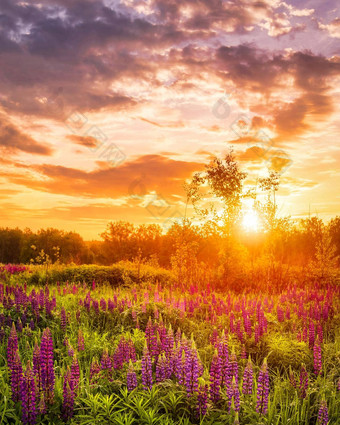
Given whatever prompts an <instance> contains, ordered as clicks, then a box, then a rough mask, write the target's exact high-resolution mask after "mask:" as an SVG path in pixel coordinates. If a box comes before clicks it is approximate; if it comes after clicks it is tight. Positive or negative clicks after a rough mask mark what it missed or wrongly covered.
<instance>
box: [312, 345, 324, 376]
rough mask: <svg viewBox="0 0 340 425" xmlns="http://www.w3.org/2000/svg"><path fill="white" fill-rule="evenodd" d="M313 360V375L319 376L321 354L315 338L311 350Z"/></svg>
mask: <svg viewBox="0 0 340 425" xmlns="http://www.w3.org/2000/svg"><path fill="white" fill-rule="evenodd" d="M313 358H314V373H315V375H319V374H320V373H321V370H322V354H321V345H320V343H319V339H318V338H317V339H316V341H315V344H314V349H313Z"/></svg>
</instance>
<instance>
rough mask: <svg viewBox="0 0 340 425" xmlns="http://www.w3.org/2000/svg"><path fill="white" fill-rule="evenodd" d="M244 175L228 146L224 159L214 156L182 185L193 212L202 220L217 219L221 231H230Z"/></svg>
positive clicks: (231, 230) (236, 213) (228, 233)
mask: <svg viewBox="0 0 340 425" xmlns="http://www.w3.org/2000/svg"><path fill="white" fill-rule="evenodd" d="M246 176H247V174H246V173H245V172H243V171H241V170H240V168H239V165H238V163H237V162H236V160H235V158H234V155H233V152H232V150H230V151H229V152H228V153H227V155H226V156H225V158H224V159H223V160H221V159H219V158H217V157H215V158H214V159H213V160H212V161H211V162H210V164H208V165H206V167H205V171H203V172H198V173H196V174H195V175H194V177H193V179H192V180H191V182H190V183H189V184H187V185H186V186H185V189H186V191H187V196H188V198H189V199H190V200H191V201H192V204H193V206H194V208H195V212H196V213H197V214H198V215H199V216H200V217H201V219H202V220H203V221H204V222H207V221H213V222H218V223H219V224H220V226H219V227H220V228H221V230H222V233H223V234H224V235H231V234H232V232H233V227H234V225H235V224H236V222H237V221H238V219H239V217H240V211H241V200H242V198H243V196H244V194H243V182H244V179H245V178H246Z"/></svg>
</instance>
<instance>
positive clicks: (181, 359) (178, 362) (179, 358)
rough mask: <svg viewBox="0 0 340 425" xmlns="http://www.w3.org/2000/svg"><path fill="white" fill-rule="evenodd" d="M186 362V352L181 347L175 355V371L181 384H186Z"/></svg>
mask: <svg viewBox="0 0 340 425" xmlns="http://www.w3.org/2000/svg"><path fill="white" fill-rule="evenodd" d="M184 364H185V352H184V350H183V348H182V347H180V348H179V349H178V350H177V351H176V354H175V357H174V364H173V367H174V373H175V376H176V378H177V380H178V383H179V384H180V385H183V384H184Z"/></svg>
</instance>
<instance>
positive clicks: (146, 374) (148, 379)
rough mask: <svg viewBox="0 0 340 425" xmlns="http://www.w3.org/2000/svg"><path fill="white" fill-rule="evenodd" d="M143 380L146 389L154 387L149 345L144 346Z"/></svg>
mask: <svg viewBox="0 0 340 425" xmlns="http://www.w3.org/2000/svg"><path fill="white" fill-rule="evenodd" d="M142 382H143V387H144V390H145V391H146V390H148V389H150V390H151V388H152V362H151V357H150V354H149V351H148V349H147V347H144V352H143V357H142Z"/></svg>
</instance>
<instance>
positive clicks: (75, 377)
mask: <svg viewBox="0 0 340 425" xmlns="http://www.w3.org/2000/svg"><path fill="white" fill-rule="evenodd" d="M71 375H72V381H73V385H74V392H75V394H76V393H77V392H78V389H79V381H80V369H79V362H78V359H77V357H76V356H74V357H73V361H72V365H71Z"/></svg>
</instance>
